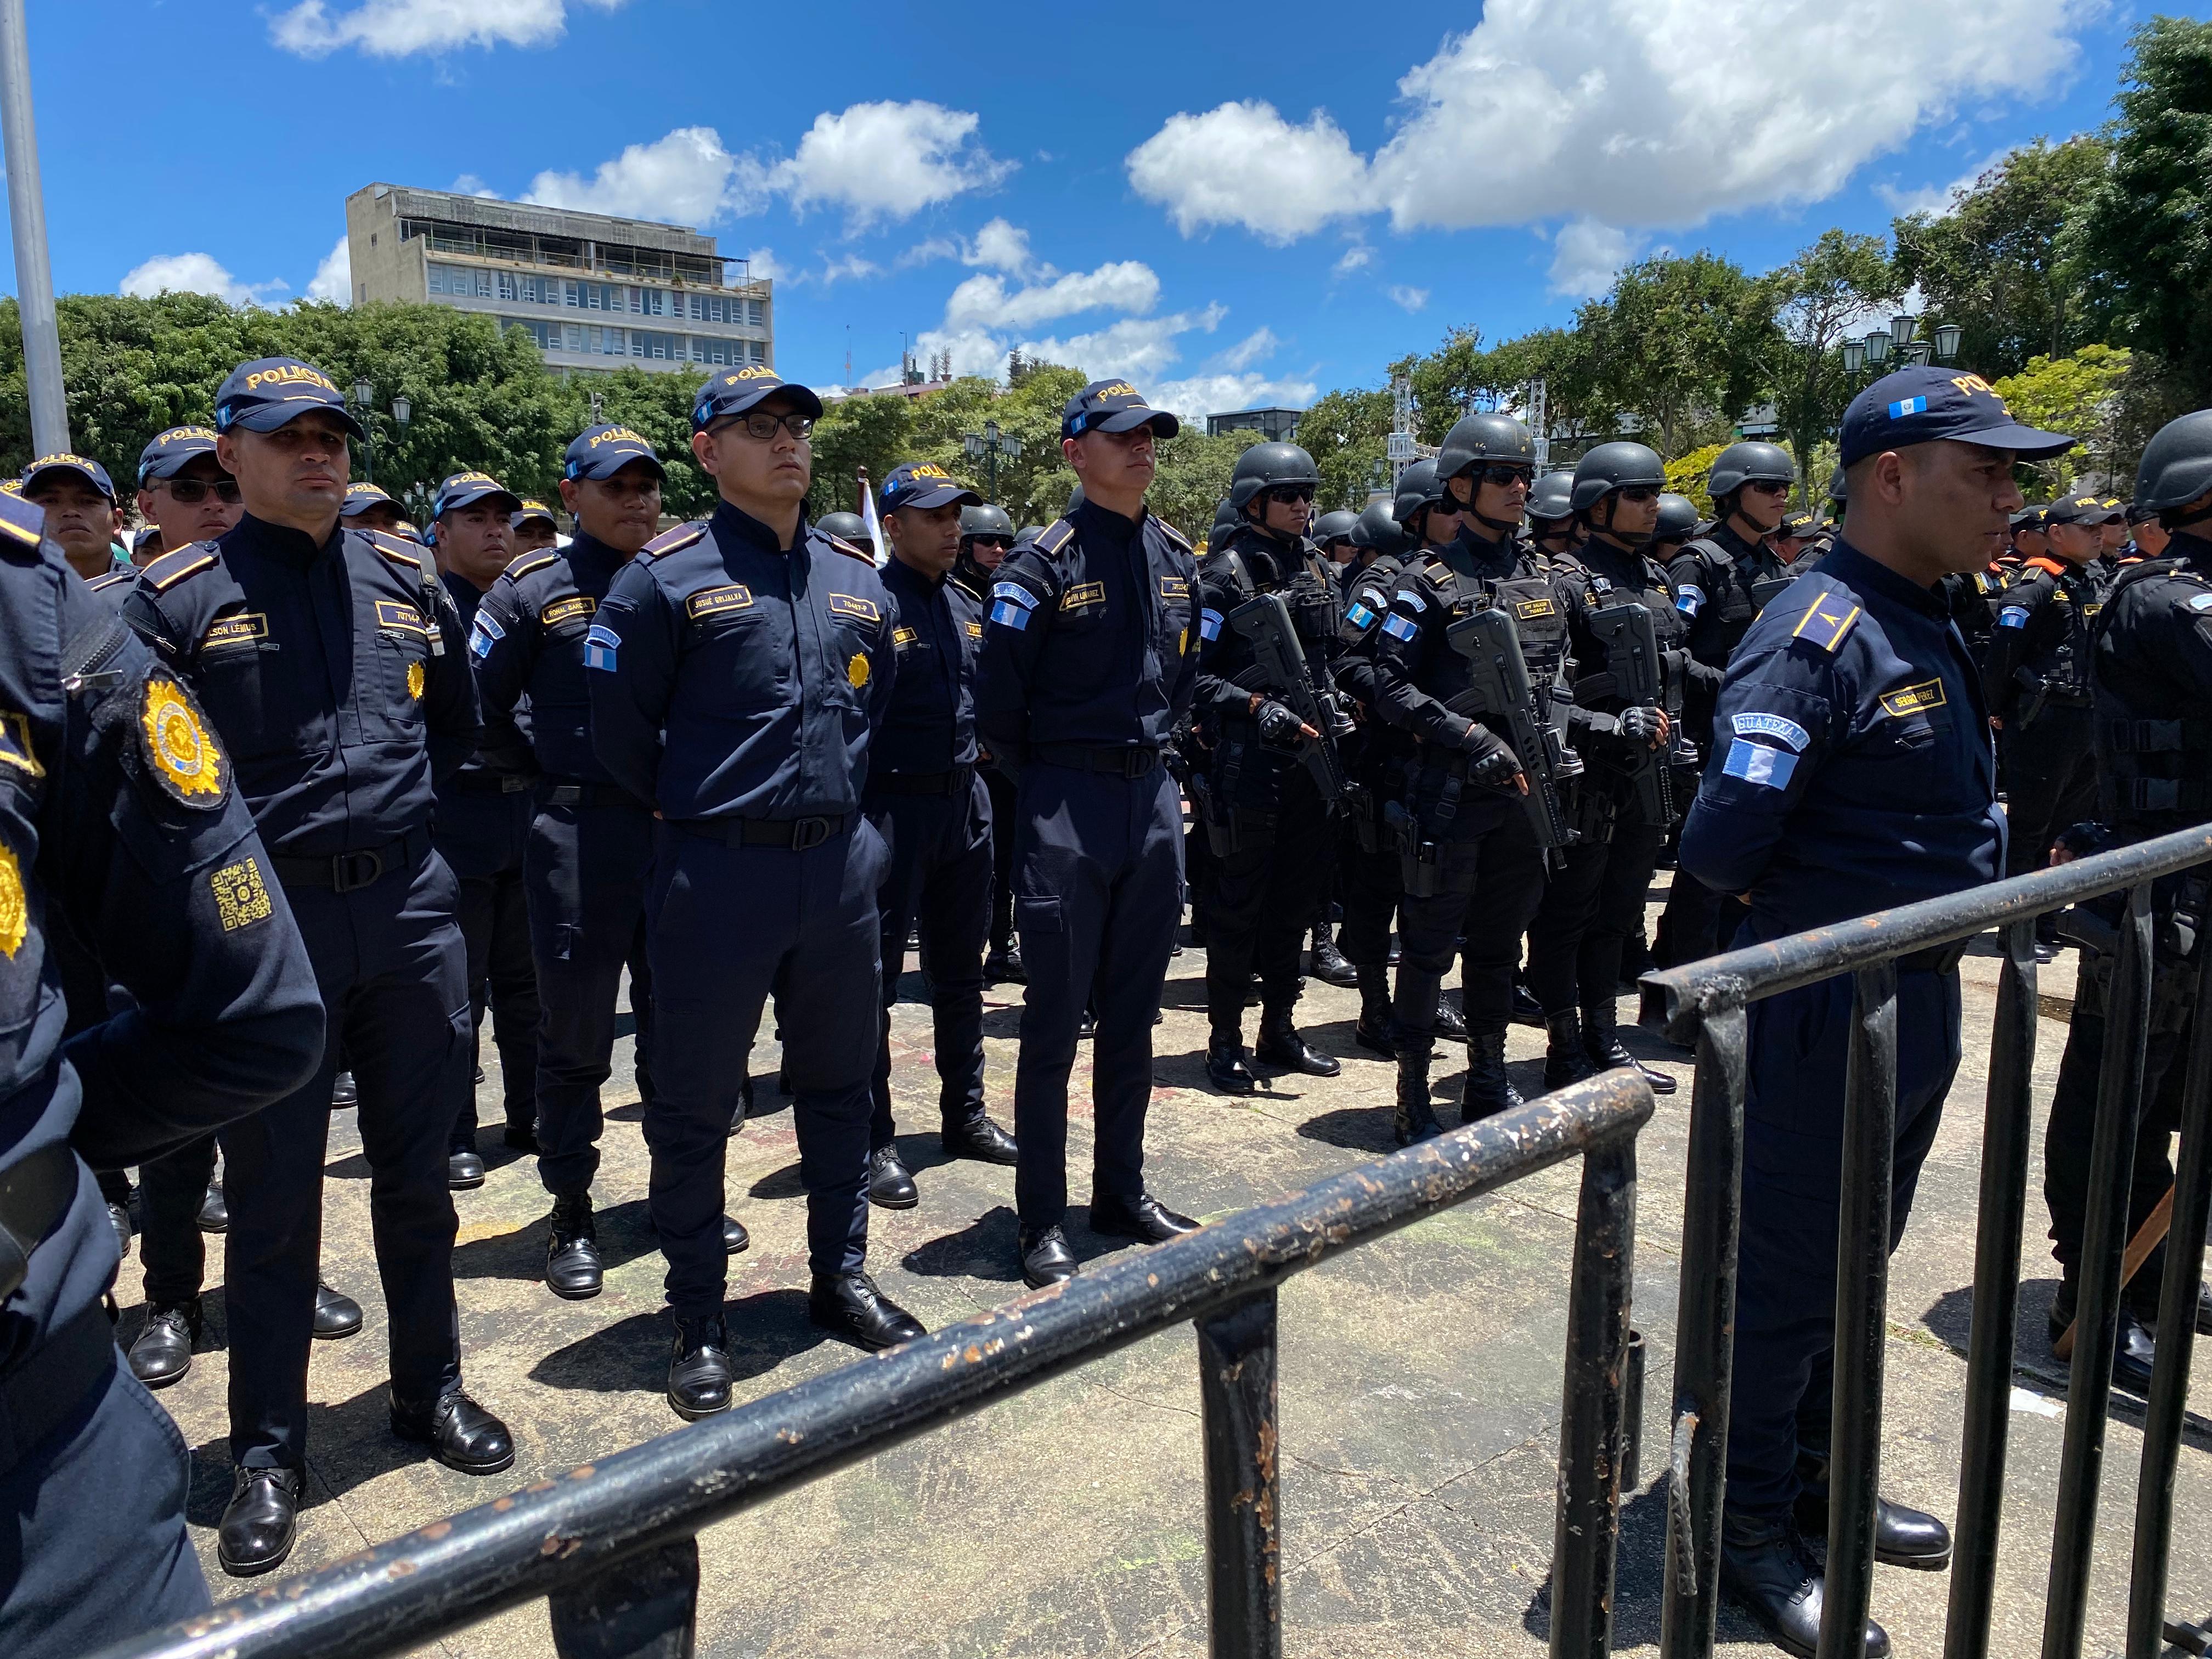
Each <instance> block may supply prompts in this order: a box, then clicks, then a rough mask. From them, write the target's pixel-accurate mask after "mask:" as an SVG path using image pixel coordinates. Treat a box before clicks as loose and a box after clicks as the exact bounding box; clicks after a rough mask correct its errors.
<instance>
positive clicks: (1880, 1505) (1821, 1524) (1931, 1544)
mask: <svg viewBox="0 0 2212 1659" xmlns="http://www.w3.org/2000/svg"><path fill="white" fill-rule="evenodd" d="M1817 1462H1818V1465H1819V1468H1820V1481H1821V1484H1820V1486H1814V1485H1813V1484H1812V1483H1811V1482H1809V1481H1808V1483H1807V1485H1806V1486H1805V1489H1804V1491H1802V1492H1799V1493H1798V1494H1797V1530H1798V1531H1799V1532H1800V1533H1802V1534H1804V1535H1805V1536H1806V1537H1808V1538H1826V1536H1827V1535H1828V1489H1827V1486H1826V1481H1827V1478H1828V1463H1827V1460H1826V1458H1821V1459H1819V1460H1817ZM1798 1468H1799V1471H1800V1472H1801V1474H1802V1471H1803V1469H1804V1468H1805V1464H1804V1462H1800V1463H1799V1464H1798ZM1874 1559H1875V1560H1877V1561H1879V1562H1881V1564H1882V1565H1885V1566H1890V1567H1910V1568H1911V1569H1913V1570H1915V1571H1919V1572H1941V1571H1943V1569H1944V1568H1946V1567H1948V1566H1949V1565H1951V1529H1950V1528H1948V1527H1947V1526H1945V1525H1944V1524H1943V1523H1942V1522H1941V1521H1938V1520H1937V1519H1936V1517H1935V1516H1932V1515H1929V1514H1926V1513H1924V1512H1923V1511H1922V1510H1913V1509H1907V1508H1906V1507H1905V1505H1904V1504H1893V1503H1891V1502H1890V1501H1889V1499H1887V1498H1875V1500H1874Z"/></svg>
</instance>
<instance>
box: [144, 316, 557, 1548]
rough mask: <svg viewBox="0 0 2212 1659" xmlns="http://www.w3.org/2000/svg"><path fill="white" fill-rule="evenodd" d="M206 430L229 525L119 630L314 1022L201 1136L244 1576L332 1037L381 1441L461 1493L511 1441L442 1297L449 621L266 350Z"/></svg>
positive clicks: (308, 1295) (303, 1262) (454, 1055)
mask: <svg viewBox="0 0 2212 1659" xmlns="http://www.w3.org/2000/svg"><path fill="white" fill-rule="evenodd" d="M215 426H216V431H217V432H218V433H219V434H221V435H222V436H221V438H220V440H219V441H218V445H217V453H218V454H219V455H220V457H221V459H222V464H223V465H224V467H225V468H226V469H228V471H230V472H231V474H232V475H233V476H234V477H236V478H237V479H238V484H239V492H240V495H241V496H242V497H243V498H244V501H245V503H246V514H245V516H244V517H243V518H242V519H240V520H239V523H238V526H237V527H236V528H235V529H233V530H231V531H230V532H228V533H227V534H225V535H223V536H222V537H220V538H217V539H216V540H215V541H213V542H200V543H195V544H192V545H191V546H189V547H181V548H179V549H177V550H175V551H174V552H172V553H165V554H163V555H162V556H161V558H159V559H157V560H155V562H153V563H152V564H151V565H149V566H148V567H147V568H146V572H145V574H144V575H143V577H142V578H141V579H140V581H139V585H138V586H137V588H136V589H135V590H134V591H133V592H132V593H131V598H130V599H129V600H128V601H127V602H126V603H125V608H124V614H125V617H127V618H128V620H129V621H130V623H131V626H132V627H134V628H136V629H137V630H138V632H139V633H140V634H141V635H143V636H145V638H146V640H147V641H148V642H149V644H151V645H152V646H153V647H154V651H155V654H156V655H157V656H159V657H160V658H161V659H162V660H163V661H164V663H166V664H167V665H168V666H169V667H170V668H171V669H173V671H175V672H176V673H177V674H178V675H179V677H180V678H183V679H184V680H185V682H187V683H188V684H190V685H191V686H192V687H193V689H194V690H196V691H197V694H198V696H200V698H201V700H202V702H203V703H204V705H205V707H206V708H207V711H208V715H209V718H210V720H212V721H213V723H214V726H215V732H216V739H217V741H219V742H221V743H222V744H225V745H227V746H228V750H229V751H230V753H231V754H232V756H233V757H234V759H235V761H236V763H237V767H238V778H239V788H240V792H241V793H243V794H244V795H245V797H246V800H247V802H248V804H249V805H251V806H252V808H253V811H254V816H255V821H256V823H257V824H258V827H259V829H260V830H261V835H262V839H263V840H264V842H267V843H268V846H269V856H270V866H271V867H272V868H273V870H274V872H275V873H276V878H277V879H278V880H279V881H280V882H282V883H283V886H284V890H285V892H286V893H287V895H288V896H289V897H290V899H291V902H292V908H293V910H294V913H295V915H297V917H298V918H299V921H300V931H301V934H302V935H303V936H304V937H305V939H306V940H307V952H308V955H309V957H311V958H312V960H313V963H314V967H315V976H316V979H317V981H318V983H319V986H320V988H321V991H322V995H323V1002H324V1006H325V1010H326V1011H327V1013H328V1029H329V1041H328V1042H327V1043H326V1044H325V1049H324V1054H323V1059H322V1063H321V1065H320V1066H319V1067H318V1068H317V1070H316V1073H315V1075H314V1076H313V1077H312V1078H310V1079H308V1081H307V1084H306V1085H303V1086H302V1087H301V1088H299V1089H297V1090H295V1091H293V1092H292V1093H290V1094H289V1095H288V1096H286V1097H284V1098H283V1100H282V1101H280V1102H278V1103H276V1104H275V1105H273V1106H270V1107H269V1108H267V1109H264V1110H263V1111H261V1112H258V1113H257V1114H256V1115H254V1116H252V1117H251V1118H249V1119H247V1120H246V1121H244V1122H241V1123H237V1124H234V1125H232V1126H231V1127H228V1128H227V1129H225V1130H224V1131H223V1133H222V1137H221V1139H222V1154H223V1166H224V1170H225V1176H224V1180H225V1185H226V1188H227V1190H228V1194H229V1197H230V1200H231V1203H230V1208H231V1221H230V1231H229V1232H228V1235H226V1237H225V1245H226V1250H225V1261H224V1271H223V1288H224V1305H225V1307H226V1309H227V1310H228V1318H229V1326H230V1425H231V1439H230V1443H231V1456H232V1459H233V1461H234V1463H235V1465H236V1470H237V1473H236V1476H235V1480H234V1485H233V1487H232V1492H231V1499H230V1504H229V1506H228V1508H227V1509H226V1510H224V1512H223V1517H222V1524H221V1526H220V1528H218V1532H217V1539H216V1554H217V1556H218V1558H219V1559H221V1560H222V1564H223V1566H224V1568H225V1569H226V1570H227V1571H230V1572H232V1573H234V1574H239V1575H241V1576H243V1575H248V1574H252V1573H260V1572H266V1571H270V1569H271V1568H273V1567H275V1566H276V1565H278V1564H279V1563H280V1562H282V1561H283V1559H284V1557H285V1556H286V1555H287V1554H288V1553H289V1552H290V1550H291V1547H292V1538H293V1532H294V1527H295V1516H296V1514H297V1511H298V1508H299V1503H300V1483H301V1473H302V1470H303V1468H304V1464H305V1458H306V1453H307V1347H308V1342H309V1339H310V1335H311V1333H312V1329H313V1318H314V1310H315V1265H316V1263H315V1259H316V1254H317V1247H318V1244H319V1240H320V1238H321V1233H322V1194H323V1156H324V1148H325V1143H326V1141H327V1139H328V1136H329V1128H330V1100H331V1074H332V1073H333V1071H334V1070H335V1068H336V1066H337V1044H338V1042H340V1041H341V1040H342V1039H343V1041H344V1042H345V1043H346V1045H347V1048H348V1052H349V1054H351V1055H352V1057H353V1060H354V1064H355V1066H356V1070H357V1072H358V1073H359V1076H360V1084H361V1104H360V1128H361V1137H362V1150H363V1151H364V1152H366V1154H367V1155H368V1163H369V1167H370V1171H371V1175H370V1188H369V1191H370V1198H369V1204H370V1212H371V1218H372V1220H373V1222H374V1228H375V1234H376V1258H377V1268H378V1272H379V1273H380V1276H381V1278H382V1279H383V1281H384V1297H385V1304H386V1313H387V1321H388V1328H389V1334H390V1346H391V1358H392V1399H391V1424H392V1432H393V1433H394V1434H396V1435H398V1436H399V1437H401V1438H402V1439H406V1440H412V1441H417V1442H421V1443H427V1444H428V1446H429V1447H430V1448H431V1451H432V1455H435V1457H436V1458H437V1459H438V1460H439V1461H440V1462H443V1463H445V1464H447V1466H449V1467H451V1468H457V1469H460V1470H462V1471H464V1472H465V1473H468V1474H494V1473H495V1472H497V1471H498V1470H501V1469H503V1468H507V1466H508V1465H509V1464H510V1463H512V1462H513V1461H514V1444H513V1440H512V1439H511V1438H509V1437H508V1435H507V1428H506V1425H504V1424H502V1423H501V1422H500V1421H499V1419H497V1418H495V1417H494V1416H492V1415H491V1413H489V1412H486V1411H485V1410H483V1407H479V1406H478V1405H477V1404H476V1403H475V1402H474V1401H471V1399H470V1398H469V1397H468V1395H466V1394H465V1393H464V1392H463V1391H462V1389H461V1360H460V1327H459V1316H458V1311H457V1310H456V1308H455V1306H454V1301H453V1232H454V1219H453V1196H452V1194H450V1193H449V1192H447V1188H446V1143H447V1139H448V1138H449V1136H450V1133H451V1130H452V1127H453V1099H454V1094H455V1091H456V1089H457V1088H458V1087H459V1085H460V1084H461V1083H462V1082H465V1080H466V1078H467V1075H468V1072H467V1067H468V1065H469V1041H468V1038H469V995H468V984H467V980H466V975H465V958H464V955H463V951H462V945H461V935H460V929H459V927H458V926H457V925H456V923H455V921H454V908H455V905H456V903H457V902H458V897H459V895H458V893H457V891H456V890H455V886H454V882H453V872H451V871H449V870H448V869H447V867H446V864H445V860H442V859H441V858H440V857H438V855H437V854H436V853H435V851H434V850H433V848H432V847H431V844H430V831H429V819H430V813H431V807H432V804H433V795H432V790H433V787H434V786H435V782H436V781H437V780H438V779H440V778H442V777H443V776H445V775H447V773H449V772H450V771H452V770H453V769H454V768H456V767H458V766H459V764H460V763H461V762H462V761H464V760H465V759H466V758H467V757H468V755H469V753H470V751H471V750H472V749H474V748H475V747H476V743H477V701H476V691H475V688H474V687H473V686H472V685H471V684H470V680H469V674H468V667H467V662H466V659H465V657H464V655H463V653H462V645H461V634H460V629H459V623H458V621H457V619H456V618H455V617H454V614H453V601H452V600H451V599H449V598H448V597H447V593H446V590H445V588H444V587H443V586H441V584H440V583H439V580H438V576H437V571H436V568H435V566H434V565H433V564H431V563H430V562H429V560H428V556H427V555H426V554H424V553H423V552H422V549H420V548H418V547H416V546H415V545H414V544H412V543H409V542H404V541H399V540H397V539H392V538H383V539H380V538H378V537H377V536H376V535H375V534H374V532H362V531H350V530H346V529H343V527H342V526H341V525H340V523H339V520H338V508H339V505H340V503H341V502H342V501H343V499H344V495H345V483H346V470H347V464H348V457H347V453H346V439H347V437H348V435H350V434H357V433H358V432H359V430H360V428H359V427H358V426H357V425H356V422H355V421H354V418H353V416H352V415H351V414H350V413H349V411H348V410H347V409H346V406H345V399H344V397H343V394H341V393H340V392H339V391H338V389H337V386H336V385H335V384H334V383H333V382H332V381H331V379H330V377H329V376H327V375H325V374H323V373H322V372H321V371H320V370H319V369H317V368H313V367H312V366H311V365H309V364H307V363H303V362H299V361H297V360H296V359H293V358H288V357H270V358H263V359H260V360H258V361H257V362H250V363H245V364H242V365H240V367H239V368H236V369H234V370H233V371H232V372H231V374H230V376H229V378H228V379H227V380H224V382H223V383H222V386H221V387H220V388H219V389H218V390H217V392H216V420H215Z"/></svg>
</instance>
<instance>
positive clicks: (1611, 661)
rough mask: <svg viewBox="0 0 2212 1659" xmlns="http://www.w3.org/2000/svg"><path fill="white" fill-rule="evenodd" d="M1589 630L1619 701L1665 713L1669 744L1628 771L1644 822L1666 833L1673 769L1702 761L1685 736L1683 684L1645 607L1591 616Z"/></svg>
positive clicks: (1642, 753) (1639, 755) (1648, 752)
mask: <svg viewBox="0 0 2212 1659" xmlns="http://www.w3.org/2000/svg"><path fill="white" fill-rule="evenodd" d="M1589 626H1590V632H1591V633H1593V634H1595V635H1597V637H1598V641H1599V642H1600V643H1601V644H1602V645H1603V646H1604V647H1605V665H1606V668H1607V671H1610V672H1611V674H1612V675H1613V685H1614V689H1615V690H1617V691H1618V692H1619V693H1620V697H1621V700H1622V701H1623V702H1626V703H1629V704H1631V705H1632V706H1635V707H1638V708H1658V709H1661V710H1662V711H1663V712H1664V713H1665V714H1666V716H1667V740H1666V742H1665V743H1663V744H1661V745H1660V746H1659V747H1658V748H1656V749H1649V748H1639V749H1638V750H1637V751H1636V757H1635V759H1634V761H1633V762H1632V764H1631V765H1630V768H1629V775H1630V776H1631V777H1632V779H1633V780H1634V781H1635V784H1636V793H1637V797H1638V799H1640V800H1641V801H1642V802H1643V804H1644V816H1645V817H1647V818H1648V819H1649V820H1650V822H1651V823H1656V824H1657V825H1658V826H1659V827H1660V828H1662V829H1665V828H1666V827H1667V826H1668V825H1670V824H1672V823H1674V820H1675V818H1676V817H1677V816H1678V814H1677V813H1676V811H1675V810H1674V768H1675V767H1677V766H1694V765H1695V764H1696V763H1697V759H1698V751H1697V750H1695V749H1694V748H1692V746H1691V744H1689V742H1688V741H1687V740H1686V738H1684V737H1683V736H1682V686H1681V681H1680V678H1679V677H1677V676H1674V675H1670V674H1668V672H1667V664H1666V660H1665V659H1664V658H1662V656H1661V655H1660V654H1659V635H1658V632H1657V630H1656V629H1655V628H1654V627H1653V626H1652V623H1651V613H1650V611H1647V610H1645V609H1644V607H1643V606H1642V605H1638V604H1636V603H1635V602H1634V601H1632V600H1631V601H1626V602H1624V603H1622V604H1620V605H1606V606H1604V607H1603V608H1602V609H1601V610H1596V611H1591V612H1590V613H1589Z"/></svg>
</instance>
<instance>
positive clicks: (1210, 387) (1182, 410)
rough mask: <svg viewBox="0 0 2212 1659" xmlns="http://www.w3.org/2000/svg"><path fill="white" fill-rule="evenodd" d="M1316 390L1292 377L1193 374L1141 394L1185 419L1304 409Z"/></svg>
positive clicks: (1313, 385)
mask: <svg viewBox="0 0 2212 1659" xmlns="http://www.w3.org/2000/svg"><path fill="white" fill-rule="evenodd" d="M1320 391H1321V388H1320V386H1318V385H1316V383H1315V382H1314V381H1312V380H1300V379H1298V378H1297V377H1295V376H1292V377H1290V378H1287V379H1283V380H1275V379H1271V378H1269V377H1268V376H1267V375H1265V374H1194V375H1192V376H1191V377H1190V378H1189V379H1188V380H1163V381H1161V382H1160V383H1159V384H1158V385H1157V386H1152V387H1150V388H1149V389H1147V390H1146V393H1145V396H1146V400H1147V401H1148V402H1150V403H1151V404H1152V407H1153V408H1155V409H1171V410H1174V411H1175V412H1176V414H1178V415H1180V416H1182V417H1183V418H1184V419H1185V420H1187V421H1202V420H1204V419H1205V418H1206V416H1209V415H1226V414H1228V413H1229V412H1230V411H1231V410H1239V409H1304V407H1305V406H1306V405H1307V404H1310V403H1311V402H1313V400H1314V398H1315V397H1316V395H1317V394H1318V393H1319V392H1320Z"/></svg>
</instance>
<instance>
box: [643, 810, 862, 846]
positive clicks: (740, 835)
mask: <svg viewBox="0 0 2212 1659" xmlns="http://www.w3.org/2000/svg"><path fill="white" fill-rule="evenodd" d="M676 827H677V828H678V829H681V830H683V831H684V833H685V834H686V835H691V836H700V837H701V838H702V839H704V840H707V841H719V842H723V843H725V844H726V845H727V846H731V847H784V848H790V850H791V851H793V852H794V853H804V852H806V851H807V850H809V849H810V848H816V847H819V846H821V845H822V843H823V842H826V841H828V840H829V838H830V837H831V836H841V835H842V834H844V832H845V819H844V817H843V816H842V814H840V815H839V816H837V817H811V818H679V819H678V820H677V821H676Z"/></svg>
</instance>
